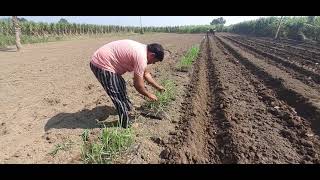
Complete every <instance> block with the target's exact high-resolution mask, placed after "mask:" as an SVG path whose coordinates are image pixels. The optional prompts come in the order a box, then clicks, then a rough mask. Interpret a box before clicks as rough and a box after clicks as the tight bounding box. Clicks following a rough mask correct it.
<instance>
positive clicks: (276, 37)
mask: <svg viewBox="0 0 320 180" xmlns="http://www.w3.org/2000/svg"><path fill="white" fill-rule="evenodd" d="M282 18H283V16H281V18H280V22H279V26H278V29H277V32H276V35H275V37H274V39H278V33H279V30H280V26H281V23H282Z"/></svg>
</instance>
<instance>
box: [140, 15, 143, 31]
mask: <svg viewBox="0 0 320 180" xmlns="http://www.w3.org/2000/svg"><path fill="white" fill-rule="evenodd" d="M140 34H143V29H142V21H141V16H140Z"/></svg>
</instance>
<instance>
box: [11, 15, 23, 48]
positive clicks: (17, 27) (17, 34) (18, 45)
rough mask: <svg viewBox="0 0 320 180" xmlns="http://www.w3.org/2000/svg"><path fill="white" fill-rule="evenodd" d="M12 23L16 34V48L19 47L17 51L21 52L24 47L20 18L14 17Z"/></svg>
mask: <svg viewBox="0 0 320 180" xmlns="http://www.w3.org/2000/svg"><path fill="white" fill-rule="evenodd" d="M12 22H13V26H14V31H15V34H16V46H17V51H20V50H21V48H22V46H21V43H20V33H21V32H20V26H19V22H18V18H17V16H12Z"/></svg>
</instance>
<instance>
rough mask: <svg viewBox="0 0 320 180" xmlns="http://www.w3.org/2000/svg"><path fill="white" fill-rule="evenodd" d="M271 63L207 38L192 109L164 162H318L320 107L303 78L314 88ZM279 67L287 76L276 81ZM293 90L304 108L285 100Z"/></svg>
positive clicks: (193, 89)
mask: <svg viewBox="0 0 320 180" xmlns="http://www.w3.org/2000/svg"><path fill="white" fill-rule="evenodd" d="M271 66H272V65H270V64H266V62H265V61H262V60H261V59H258V58H256V57H255V56H253V55H251V54H248V53H247V52H245V51H243V50H242V49H240V48H238V47H236V46H234V45H233V44H232V43H231V42H229V41H226V40H225V39H221V38H220V37H210V38H207V39H206V40H205V42H202V49H201V55H200V56H199V58H198V60H197V62H196V64H195V69H194V72H193V76H192V80H191V84H192V85H191V87H189V91H188V94H187V96H186V100H185V102H186V103H185V105H184V108H183V109H185V115H184V116H182V118H181V121H180V124H179V126H178V127H177V133H176V134H174V135H172V137H171V138H170V140H169V141H168V142H169V143H167V144H166V149H165V150H164V151H162V153H161V155H160V156H161V157H162V158H163V159H164V162H165V163H277V164H278V163H279V164H280V163H319V162H320V161H319V137H318V128H319V124H318V123H317V122H315V121H316V120H317V119H319V114H318V107H317V104H312V103H311V105H308V103H307V102H305V101H307V100H309V98H310V97H311V96H312V95H310V94H308V93H307V91H299V90H301V88H300V87H299V85H300V84H301V86H304V88H309V87H305V86H306V85H304V84H303V83H301V82H300V84H297V87H294V85H293V84H291V83H290V81H295V82H296V81H298V80H296V79H292V77H290V78H289V77H288V78H286V77H287V76H288V74H286V73H285V72H284V71H281V70H280V69H277V70H276V71H274V68H275V67H274V66H272V68H273V69H272V71H271V69H268V68H269V67H270V68H271ZM269 70H270V71H269ZM278 73H280V74H279V75H280V77H279V78H283V79H281V80H282V81H285V82H282V81H279V82H277V81H275V80H277V79H276V78H275V77H274V76H275V75H278ZM277 78H278V77H277ZM273 81H275V82H273ZM279 83H280V84H279ZM287 84H291V85H292V86H291V85H287ZM291 91H292V94H291V95H292V98H293V99H295V98H296V99H295V100H298V99H299V98H300V96H303V97H305V101H302V100H301V101H300V102H301V103H302V104H303V103H304V109H301V108H302V107H301V106H300V105H301V104H299V102H295V103H296V104H294V102H292V101H291V100H290V99H288V98H289V97H285V96H284V97H282V98H281V95H284V94H281V92H291ZM299 93H300V94H299ZM311 93H315V94H317V93H318V92H317V91H311ZM308 95H309V96H308ZM294 96H295V97H294ZM308 97H309V98H308ZM318 98H319V96H318ZM313 100H314V101H317V100H318V99H317V100H315V99H313ZM199 107H201V108H199ZM308 108H310V109H311V110H310V109H309V110H308ZM305 111H310V113H306V112H305Z"/></svg>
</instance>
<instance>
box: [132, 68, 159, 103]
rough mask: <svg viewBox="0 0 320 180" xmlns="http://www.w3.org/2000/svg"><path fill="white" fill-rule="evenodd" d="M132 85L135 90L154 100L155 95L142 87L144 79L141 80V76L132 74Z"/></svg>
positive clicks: (155, 98)
mask: <svg viewBox="0 0 320 180" xmlns="http://www.w3.org/2000/svg"><path fill="white" fill-rule="evenodd" d="M133 85H134V87H135V88H136V90H137V91H138V92H139V93H140V94H142V95H144V96H146V97H148V98H149V99H151V100H153V101H156V100H157V96H155V95H154V94H152V93H149V92H148V91H147V90H146V88H145V87H144V81H143V77H141V76H139V75H137V74H134V77H133Z"/></svg>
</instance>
